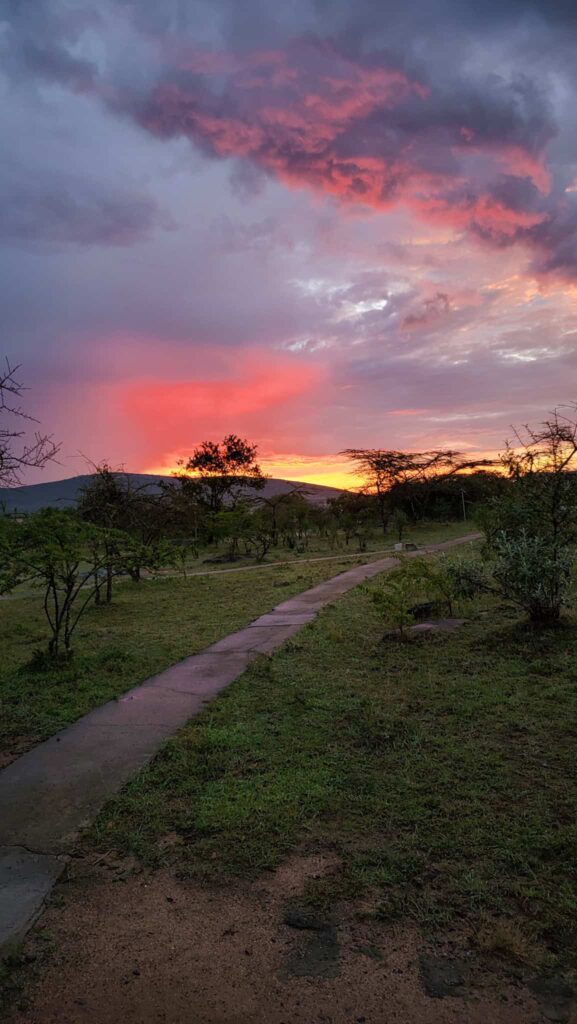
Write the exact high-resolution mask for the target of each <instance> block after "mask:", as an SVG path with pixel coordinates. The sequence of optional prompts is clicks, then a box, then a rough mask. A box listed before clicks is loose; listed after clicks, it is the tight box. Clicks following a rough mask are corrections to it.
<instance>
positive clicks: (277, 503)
mask: <svg viewBox="0 0 577 1024" xmlns="http://www.w3.org/2000/svg"><path fill="white" fill-rule="evenodd" d="M307 494H310V491H309V490H307V488H306V487H291V489H290V490H289V491H285V492H284V493H283V494H272V495H271V496H270V497H269V498H267V497H265V495H259V497H258V498H256V502H257V506H258V508H259V509H260V511H261V522H262V523H265V522H266V521H267V520H268V524H269V530H270V534H271V545H272V546H273V547H276V545H277V544H278V541H279V519H281V518H282V514H281V515H280V516H279V513H282V510H283V509H284V508H286V507H287V506H290V505H294V503H295V500H298V499H302V500H304V501H306V495H307Z"/></svg>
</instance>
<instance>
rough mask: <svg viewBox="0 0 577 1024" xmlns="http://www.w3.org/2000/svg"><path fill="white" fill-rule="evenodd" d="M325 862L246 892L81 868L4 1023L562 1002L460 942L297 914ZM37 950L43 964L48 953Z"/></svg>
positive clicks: (323, 1017) (374, 1012)
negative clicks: (430, 940) (484, 962)
mask: <svg viewBox="0 0 577 1024" xmlns="http://www.w3.org/2000/svg"><path fill="white" fill-rule="evenodd" d="M337 866H338V865H337V862H336V861H335V859H334V858H333V857H331V855H330V854H322V855H321V854H315V855H311V856H302V855H301V856H298V857H294V858H292V859H291V860H290V861H289V862H287V863H286V864H285V865H284V866H283V867H281V868H280V869H279V870H278V871H276V872H275V873H274V874H273V873H270V874H267V875H265V876H263V877H261V878H260V879H259V880H258V881H257V882H255V883H251V884H249V883H243V884H235V885H233V886H231V885H227V886H226V887H222V888H215V887H214V886H211V887H207V886H206V885H202V884H199V883H198V882H196V881H195V882H190V881H177V880H175V878H174V877H172V876H171V875H170V873H169V872H157V873H155V874H145V873H133V872H131V871H130V870H128V871H127V865H126V863H124V864H123V863H119V862H116V863H115V862H113V861H110V862H109V863H105V862H103V861H102V860H101V861H100V863H99V864H97V865H95V864H94V863H87V862H86V861H79V862H77V863H76V864H75V866H74V869H73V870H72V871H71V873H70V877H69V879H68V880H67V881H65V882H64V883H62V884H61V885H60V886H59V887H58V889H57V891H56V898H55V900H54V901H53V903H52V905H51V906H50V907H49V909H48V910H47V911H46V913H45V914H44V915H43V917H42V919H41V921H40V922H39V925H38V927H37V929H36V933H35V934H33V935H32V936H31V938H30V940H29V942H28V944H27V951H28V953H32V954H34V953H38V951H39V950H40V949H44V953H43V954H42V955H41V957H40V959H39V964H40V966H39V968H38V971H37V977H36V979H35V980H34V981H33V982H31V984H30V989H29V991H28V993H27V994H26V998H25V1000H21V1005H20V1006H18V1007H14V1008H13V1010H12V1012H11V1013H10V1014H8V1019H7V1021H6V1024H118V1022H123V1024H184V1022H186V1024H261V1022H262V1024H265V1022H266V1024H313V1022H322V1024H381V1022H382V1024H384V1022H386V1024H540V1022H542V1021H544V1020H558V1021H567V1022H569V1021H573V1020H575V1019H576V1018H575V1017H574V1016H572V1009H571V1006H570V1002H568V1001H567V1000H566V999H565V1000H564V998H563V996H562V995H561V997H559V994H558V993H557V995H555V994H553V997H551V995H550V994H549V995H546V996H545V997H543V995H542V994H541V995H540V996H536V995H534V994H533V993H532V992H531V991H530V990H529V989H528V988H526V987H524V985H523V984H522V983H521V981H520V980H519V977H515V974H514V972H513V974H509V975H507V974H506V973H504V972H499V971H494V970H491V971H489V970H488V969H487V968H486V966H485V967H483V968H482V967H481V966H480V962H479V961H478V960H477V959H476V957H475V956H474V955H473V954H472V952H471V950H470V948H469V949H468V950H467V944H466V943H464V942H463V943H461V945H460V948H459V943H458V942H456V941H453V942H447V943H445V945H444V947H443V948H440V947H436V948H433V947H431V946H430V945H427V944H426V943H425V942H424V940H423V937H422V936H420V935H419V933H418V931H417V930H416V929H413V928H412V927H407V926H404V925H403V926H402V927H401V926H394V925H391V924H385V923H379V922H377V921H375V920H374V919H367V918H363V915H362V914H360V913H359V910H360V909H361V908H354V909H353V908H351V907H348V908H340V909H339V908H337V909H336V910H335V912H334V913H333V912H331V914H328V915H326V914H325V915H323V914H322V913H321V914H319V913H318V912H316V911H312V910H311V909H310V908H309V907H307V906H306V904H304V903H303V902H302V896H303V890H304V886H305V883H306V880H307V878H310V877H315V876H316V877H318V876H322V875H323V874H326V873H328V872H331V871H333V870H335V868H336V867H337ZM47 946H48V952H46V947H47Z"/></svg>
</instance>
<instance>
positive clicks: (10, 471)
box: [0, 362, 60, 487]
mask: <svg viewBox="0 0 577 1024" xmlns="http://www.w3.org/2000/svg"><path fill="white" fill-rule="evenodd" d="M19 369H20V367H19V366H14V367H12V366H10V363H8V362H6V366H5V369H4V371H3V372H0V486H2V487H16V486H18V484H19V483H20V482H21V474H22V471H23V470H24V469H29V468H33V469H40V468H42V467H43V466H45V465H46V463H47V462H50V461H51V460H53V459H55V458H56V455H57V454H58V450H59V447H60V446H59V445H57V444H55V443H54V441H53V439H52V437H50V435H48V434H41V433H39V432H38V431H36V432H35V433H34V436H33V438H32V440H30V441H25V440H23V439H24V437H25V431H24V430H22V429H17V424H18V423H19V422H20V421H22V420H25V421H28V423H36V422H37V421H36V420H35V419H34V418H33V417H32V416H30V415H29V414H28V413H26V412H24V411H23V409H21V407H20V405H19V404H18V402H19V399H20V398H21V397H22V394H23V392H24V386H23V384H21V383H20V382H19V381H18V380H17V378H16V374H17V373H18V370H19Z"/></svg>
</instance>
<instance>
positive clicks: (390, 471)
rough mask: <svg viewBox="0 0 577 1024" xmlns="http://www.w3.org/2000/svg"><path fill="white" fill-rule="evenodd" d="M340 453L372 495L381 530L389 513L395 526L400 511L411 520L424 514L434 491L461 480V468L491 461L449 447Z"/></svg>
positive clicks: (450, 489) (387, 522)
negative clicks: (466, 456) (348, 461)
mask: <svg viewBox="0 0 577 1024" xmlns="http://www.w3.org/2000/svg"><path fill="white" fill-rule="evenodd" d="M341 454H342V455H346V456H347V458H348V459H350V460H351V462H352V463H353V464H354V467H355V472H356V473H357V475H358V476H360V477H361V478H362V480H363V485H362V486H363V490H364V492H365V493H366V494H368V495H371V496H372V497H373V499H374V503H375V506H376V509H377V511H378V517H379V521H380V524H381V527H382V530H383V533H386V532H387V529H388V526H389V522H390V520H391V517H392V516H394V517H395V521H396V526H397V529H398V527H399V521H400V520H399V515H398V513H399V512H402V513H403V514H404V516H407V518H410V519H411V520H412V521H413V522H416V521H418V520H419V519H421V520H422V519H425V518H427V515H428V513H429V508H428V506H429V505H430V503H431V500H430V499H431V497H432V496H433V495H436V497H437V500H438V496H439V492H441V493H442V492H443V488H446V487H447V485H449V493H452V491H453V490H454V484H455V480H456V479H457V478H458V479H459V482H461V479H462V478H461V476H460V474H461V473H462V472H463V471H465V470H469V471H470V470H472V469H477V468H478V467H479V466H486V465H490V463H489V462H488V461H487V460H485V459H483V460H476V461H473V462H471V461H466V460H465V459H464V458H463V456H462V454H461V453H460V452H456V451H452V450H450V449H437V450H435V451H427V452H399V451H391V450H387V449H381V448H347V449H345V451H344V452H341ZM463 493H464V491H463ZM445 514H446V513H445ZM457 514H458V513H457ZM401 521H402V520H401Z"/></svg>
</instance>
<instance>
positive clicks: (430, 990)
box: [419, 956, 465, 999]
mask: <svg viewBox="0 0 577 1024" xmlns="http://www.w3.org/2000/svg"><path fill="white" fill-rule="evenodd" d="M419 965H420V968H421V981H422V983H423V988H424V990H425V992H426V993H427V995H428V996H429V997H430V998H431V999H444V998H445V997H446V996H459V995H462V987H463V984H464V981H465V979H464V975H463V968H462V966H461V964H459V963H458V962H457V961H456V960H447V959H444V958H439V957H431V956H422V957H421V958H420V961H419Z"/></svg>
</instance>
